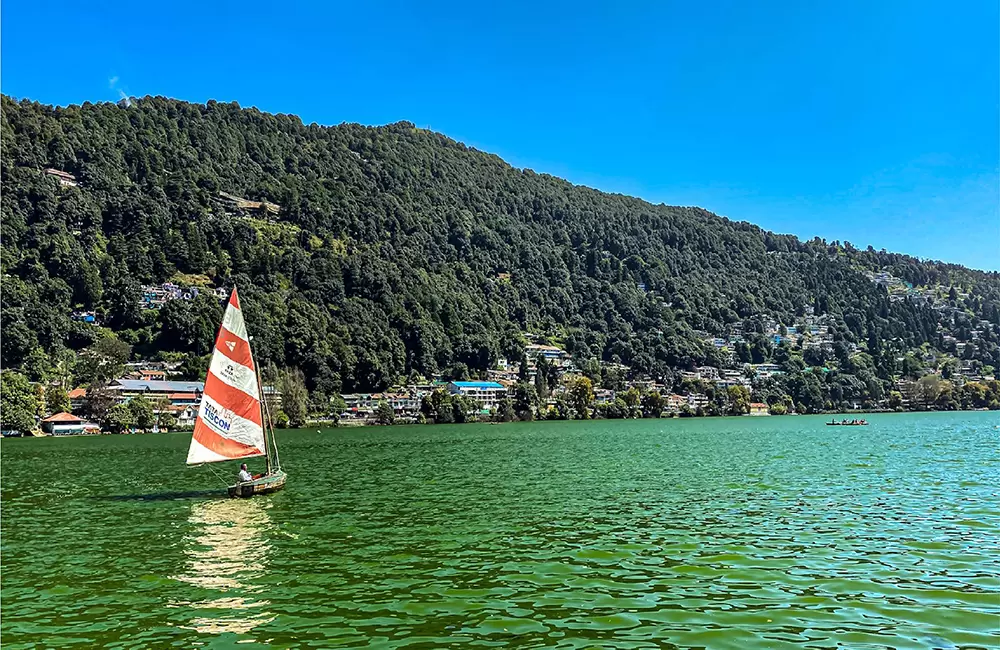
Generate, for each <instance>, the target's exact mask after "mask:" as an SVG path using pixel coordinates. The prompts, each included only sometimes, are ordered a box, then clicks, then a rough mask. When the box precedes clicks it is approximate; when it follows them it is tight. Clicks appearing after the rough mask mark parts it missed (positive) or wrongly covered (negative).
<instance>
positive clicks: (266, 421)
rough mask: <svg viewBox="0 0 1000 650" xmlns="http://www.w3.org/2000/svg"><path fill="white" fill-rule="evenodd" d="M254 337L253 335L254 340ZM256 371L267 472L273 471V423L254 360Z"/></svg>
mask: <svg viewBox="0 0 1000 650" xmlns="http://www.w3.org/2000/svg"><path fill="white" fill-rule="evenodd" d="M252 339H253V337H251V341H252ZM250 356H251V357H253V343H252V342H251V344H250ZM253 367H254V371H255V372H256V373H257V385H258V386H260V406H261V411H262V415H263V416H264V427H263V428H264V460H265V463H266V467H267V473H268V474H270V473H271V447H270V446H269V445H268V444H267V438H268V435H267V430H268V428H269V427H270V424H271V410H270V409H269V408H268V407H267V396H266V395H265V394H264V383H263V382H262V381H261V380H260V367H259V366H258V365H257V362H256V361H254V364H253ZM270 428H271V437H272V438H273V437H274V428H273V427H270Z"/></svg>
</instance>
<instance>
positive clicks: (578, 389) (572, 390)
mask: <svg viewBox="0 0 1000 650" xmlns="http://www.w3.org/2000/svg"><path fill="white" fill-rule="evenodd" d="M567 392H568V394H569V399H570V404H571V405H572V407H573V410H574V411H575V412H576V417H577V418H578V419H580V420H587V419H589V418H590V405H591V404H593V403H594V384H593V382H591V381H590V379H589V378H587V377H584V376H579V377H575V378H573V379H572V380H571V381H570V382H569V384H568V385H567Z"/></svg>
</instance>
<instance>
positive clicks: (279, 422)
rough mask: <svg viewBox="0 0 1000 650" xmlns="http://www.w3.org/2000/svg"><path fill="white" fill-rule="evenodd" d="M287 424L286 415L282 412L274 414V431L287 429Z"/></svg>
mask: <svg viewBox="0 0 1000 650" xmlns="http://www.w3.org/2000/svg"><path fill="white" fill-rule="evenodd" d="M289 423H290V421H289V418H288V414H287V413H285V412H284V411H278V412H277V413H275V414H274V427H275V428H276V429H287V428H288V426H289Z"/></svg>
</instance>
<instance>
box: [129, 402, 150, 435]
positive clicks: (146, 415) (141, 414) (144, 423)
mask: <svg viewBox="0 0 1000 650" xmlns="http://www.w3.org/2000/svg"><path fill="white" fill-rule="evenodd" d="M127 405H128V410H129V412H130V413H131V414H132V422H133V424H134V426H135V427H136V428H139V429H143V430H146V429H152V428H153V425H154V424H156V414H154V413H153V405H152V404H150V403H149V400H147V399H146V398H145V397H142V396H141V395H140V396H138V397H133V398H132V399H130V400H129V401H128V403H127Z"/></svg>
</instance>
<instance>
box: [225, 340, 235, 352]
mask: <svg viewBox="0 0 1000 650" xmlns="http://www.w3.org/2000/svg"><path fill="white" fill-rule="evenodd" d="M226 347H227V348H229V351H230V352H232V351H233V348H235V347H236V341H226Z"/></svg>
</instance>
